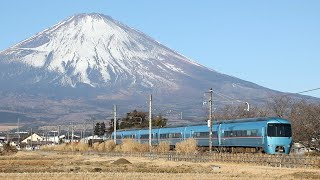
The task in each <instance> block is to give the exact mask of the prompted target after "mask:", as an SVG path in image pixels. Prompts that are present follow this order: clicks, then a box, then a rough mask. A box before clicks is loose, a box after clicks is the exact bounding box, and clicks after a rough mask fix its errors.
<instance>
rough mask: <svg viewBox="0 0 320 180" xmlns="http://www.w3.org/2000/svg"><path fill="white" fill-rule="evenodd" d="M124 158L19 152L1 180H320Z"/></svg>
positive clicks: (4, 163) (3, 164)
mask: <svg viewBox="0 0 320 180" xmlns="http://www.w3.org/2000/svg"><path fill="white" fill-rule="evenodd" d="M123 158H124V159H120V160H119V157H107V156H98V155H80V154H78V155H70V154H69V155H67V154H57V153H49V152H18V153H17V154H16V155H14V156H2V157H0V179H35V180H36V179H49V178H50V179H59V180H64V179H68V180H71V179H148V180H149V179H164V178H165V179H216V178H218V179H258V178H259V179H320V170H318V169H290V168H275V167H261V166H252V165H246V164H232V163H191V162H171V161H166V160H161V159H154V160H151V159H146V158H136V157H123ZM126 160H127V161H126ZM128 161H129V162H128Z"/></svg>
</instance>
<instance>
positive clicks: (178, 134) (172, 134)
mask: <svg viewBox="0 0 320 180" xmlns="http://www.w3.org/2000/svg"><path fill="white" fill-rule="evenodd" d="M181 137H182V134H181V133H170V134H169V138H181Z"/></svg>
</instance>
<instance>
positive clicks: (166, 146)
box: [155, 141, 170, 153]
mask: <svg viewBox="0 0 320 180" xmlns="http://www.w3.org/2000/svg"><path fill="white" fill-rule="evenodd" d="M155 151H156V152H158V153H166V152H169V151H170V142H168V141H162V142H160V143H159V145H158V146H156V147H155Z"/></svg>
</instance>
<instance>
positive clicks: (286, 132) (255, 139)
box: [112, 117, 292, 154]
mask: <svg viewBox="0 0 320 180" xmlns="http://www.w3.org/2000/svg"><path fill="white" fill-rule="evenodd" d="M212 132H213V134H212V137H213V146H214V148H215V149H217V150H218V151H225V152H264V153H267V154H289V152H290V149H291V145H292V132H291V124H290V122H289V121H288V120H286V119H282V118H278V117H267V118H248V119H236V120H224V121H215V122H214V123H213V127H212ZM151 137H152V144H153V145H157V144H159V143H160V142H162V141H167V142H170V145H171V146H175V144H176V143H178V142H181V141H183V140H185V139H188V138H193V139H195V140H196V141H197V143H198V146H199V148H203V149H207V148H208V147H209V128H208V126H207V125H190V126H180V127H164V128H155V129H152V136H151ZM112 138H113V134H112ZM126 138H127V139H129V138H130V139H135V140H137V141H139V142H140V143H148V141H149V131H148V130H147V129H134V130H120V131H117V143H118V144H119V143H121V142H122V140H123V139H126Z"/></svg>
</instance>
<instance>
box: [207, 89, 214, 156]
mask: <svg viewBox="0 0 320 180" xmlns="http://www.w3.org/2000/svg"><path fill="white" fill-rule="evenodd" d="M208 93H210V99H209V105H210V108H209V110H210V112H209V123H208V126H209V152H210V153H211V152H212V94H213V91H212V88H210V91H209V92H208Z"/></svg>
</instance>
